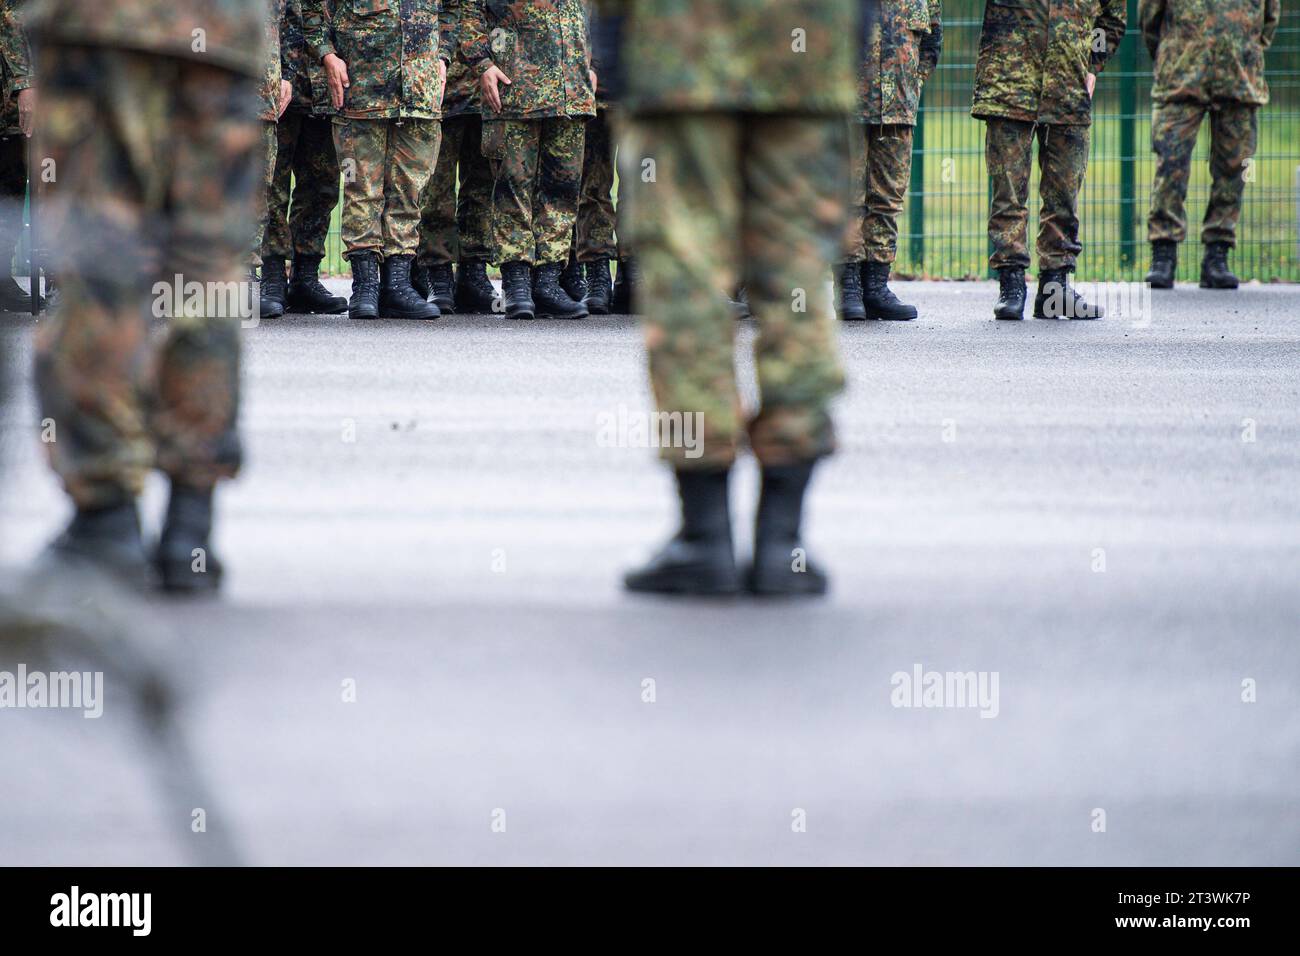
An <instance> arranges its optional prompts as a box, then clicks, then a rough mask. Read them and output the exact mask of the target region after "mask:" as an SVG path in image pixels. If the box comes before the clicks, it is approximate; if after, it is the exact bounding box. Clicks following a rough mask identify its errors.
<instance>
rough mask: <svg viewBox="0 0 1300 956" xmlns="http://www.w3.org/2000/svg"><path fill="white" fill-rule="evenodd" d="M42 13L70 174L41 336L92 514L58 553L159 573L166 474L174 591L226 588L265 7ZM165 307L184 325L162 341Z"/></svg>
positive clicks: (60, 140) (49, 128)
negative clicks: (151, 527)
mask: <svg viewBox="0 0 1300 956" xmlns="http://www.w3.org/2000/svg"><path fill="white" fill-rule="evenodd" d="M31 6H32V19H31V22H30V27H31V30H32V34H33V40H34V42H35V44H36V48H37V50H38V53H39V59H38V70H37V74H38V75H39V76H40V77H41V90H42V93H41V96H42V103H41V111H42V112H41V115H42V121H41V124H40V127H39V129H38V130H37V135H38V143H39V148H40V153H39V155H41V156H42V157H44V158H47V159H48V161H49V162H51V163H52V164H53V166H52V168H53V169H55V170H57V179H56V180H55V181H54V182H53V184H52V185H51V188H50V190H49V195H48V199H47V201H46V202H45V204H44V207H43V208H44V212H43V215H42V219H43V222H44V223H46V231H47V232H48V234H49V235H50V249H51V254H52V255H53V256H56V257H57V258H56V259H55V263H56V265H61V266H62V268H60V269H59V274H60V275H61V276H63V277H64V282H63V287H62V301H61V304H60V306H59V308H58V310H57V311H56V313H55V314H54V316H53V317H52V318H51V319H50V320H49V321H48V322H45V323H43V324H42V325H41V326H40V328H39V329H38V332H37V339H36V381H37V387H38V390H39V393H40V402H41V414H42V416H43V418H45V419H48V423H47V425H46V427H47V428H52V429H53V436H52V437H53V439H54V440H53V441H50V442H49V443H48V444H47V445H46V446H45V447H46V448H47V450H48V451H49V454H50V460H51V463H52V464H53V466H54V470H55V471H56V472H57V473H58V475H59V477H60V478H61V479H62V480H63V484H64V487H65V488H66V489H67V491H68V494H69V495H70V496H71V497H72V500H73V502H74V504H75V505H76V514H75V516H74V517H73V519H72V523H71V524H70V525H69V527H68V529H67V531H66V532H65V533H64V534H63V536H62V537H61V538H60V539H59V540H58V541H56V542H55V546H54V548H55V553H56V554H59V555H63V556H76V557H79V558H83V559H88V560H91V561H93V562H96V563H97V564H100V565H107V566H109V567H111V568H113V569H114V570H116V571H119V572H121V573H123V574H125V575H129V576H131V577H133V578H136V579H139V578H142V577H143V574H144V567H145V553H144V546H143V543H142V541H141V534H140V525H139V516H138V512H137V509H136V498H137V496H138V495H139V494H140V492H141V489H142V487H143V485H144V479H145V475H146V473H147V472H148V471H149V470H150V469H151V468H154V467H157V468H159V469H161V470H162V471H164V472H165V473H166V474H167V475H168V476H169V477H170V479H171V500H170V503H169V505H168V509H167V518H166V521H165V523H164V526H163V532H162V537H161V540H160V542H159V545H158V548H157V551H156V552H155V555H154V563H155V565H156V567H157V569H158V571H159V573H160V575H161V577H162V582H163V584H164V585H165V586H166V587H168V588H173V589H178V590H181V589H183V590H199V589H206V588H211V587H214V586H215V585H216V582H217V580H218V578H219V575H220V570H221V569H220V565H219V563H218V562H217V561H216V559H215V558H214V557H213V556H212V555H211V553H210V543H209V537H210V533H211V523H212V498H213V489H214V487H215V485H216V483H217V481H218V479H221V478H225V477H229V476H231V475H233V474H234V473H235V471H236V469H237V468H238V466H239V462H240V444H239V436H238V433H237V431H236V416H237V411H238V407H239V323H240V317H241V315H242V316H247V315H248V312H249V307H248V306H249V303H247V302H245V301H244V296H243V295H241V294H240V292H241V291H242V292H243V293H244V294H245V295H246V293H247V289H246V288H243V287H242V284H241V283H240V281H239V279H240V276H241V262H242V261H243V259H244V257H245V256H246V255H247V252H248V238H249V236H250V235H252V233H253V230H254V227H255V223H254V218H253V205H254V194H255V191H256V188H257V186H258V184H259V183H260V181H261V178H262V177H261V169H260V164H259V158H260V148H259V146H260V137H259V130H258V126H257V116H258V109H259V103H258V97H257V84H258V80H259V78H260V77H261V76H262V73H263V65H264V64H263V60H262V43H263V33H264V25H263V21H264V16H265V10H266V4H265V0H33V3H32V5H31ZM177 277H179V279H178V278H177ZM178 281H179V282H181V283H184V284H185V285H186V286H191V285H193V286H194V287H195V288H197V289H198V290H200V291H198V292H197V293H195V294H190V292H188V291H185V290H183V289H179V288H175V286H176V283H177V282H178ZM151 313H152V314H153V315H156V316H167V315H169V314H170V319H169V322H168V327H167V333H166V335H165V336H164V337H162V338H161V339H160V338H157V337H155V336H153V335H152V334H151V329H150V323H149V316H150V314H151Z"/></svg>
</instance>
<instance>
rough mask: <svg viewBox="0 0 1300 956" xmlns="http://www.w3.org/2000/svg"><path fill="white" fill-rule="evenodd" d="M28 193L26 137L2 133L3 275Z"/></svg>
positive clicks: (0, 234)
mask: <svg viewBox="0 0 1300 956" xmlns="http://www.w3.org/2000/svg"><path fill="white" fill-rule="evenodd" d="M26 196H27V137H26V136H24V135H23V134H22V133H9V134H6V135H4V136H0V274H2V275H8V274H9V273H8V272H7V271H6V270H8V269H9V268H10V267H11V265H12V260H13V256H14V248H15V247H16V246H17V245H18V238H19V236H21V235H22V232H23V201H24V200H25V199H26Z"/></svg>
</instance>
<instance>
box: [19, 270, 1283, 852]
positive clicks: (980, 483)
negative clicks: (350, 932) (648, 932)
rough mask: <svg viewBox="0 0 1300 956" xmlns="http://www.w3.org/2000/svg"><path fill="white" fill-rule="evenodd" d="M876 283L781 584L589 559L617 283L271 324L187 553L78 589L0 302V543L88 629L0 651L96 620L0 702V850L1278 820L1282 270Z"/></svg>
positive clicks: (847, 848) (745, 845) (1270, 830)
mask: <svg viewBox="0 0 1300 956" xmlns="http://www.w3.org/2000/svg"><path fill="white" fill-rule="evenodd" d="M896 288H897V289H898V291H899V293H900V294H901V295H904V296H905V297H907V298H908V299H909V300H910V301H914V302H915V303H917V304H918V306H920V308H921V315H922V318H921V319H920V320H919V321H917V322H915V323H909V324H880V323H871V324H862V325H855V326H852V327H845V328H844V329H843V332H842V335H841V346H842V350H843V353H844V358H845V362H846V365H847V367H848V370H849V375H850V381H851V387H850V389H849V391H848V392H847V393H846V395H845V396H844V399H843V400H842V402H841V404H840V406H839V416H838V418H839V424H840V434H841V439H842V449H841V452H840V454H839V455H837V456H836V457H835V458H833V459H832V460H830V461H829V462H828V463H827V465H826V467H825V468H824V469H823V470H822V472H821V473H820V474H819V477H818V480H817V483H816V485H815V486H814V491H813V499H812V503H811V512H810V516H809V521H808V527H807V537H808V542H809V544H810V546H811V549H812V551H813V553H814V554H815V555H816V556H817V557H818V558H819V559H820V561H821V562H822V563H823V564H825V565H827V566H828V567H829V569H830V570H831V571H832V572H833V574H834V591H833V593H832V595H831V596H830V597H829V598H828V599H826V600H824V601H820V602H813V603H800V604H760V603H755V602H751V601H743V600H741V601H734V602H671V601H662V600H654V599H647V598H634V597H630V596H627V595H625V594H623V593H622V592H621V590H620V588H619V583H618V582H619V572H620V570H621V569H622V568H624V567H626V566H627V565H628V564H629V563H630V562H633V561H635V560H637V559H638V558H639V557H642V556H644V555H645V554H646V553H648V552H649V550H650V549H651V548H652V547H653V546H654V545H655V544H657V543H658V542H659V541H660V540H661V539H662V538H663V537H664V536H665V535H666V534H667V533H669V532H670V531H671V526H672V501H671V497H670V495H671V485H670V482H669V478H668V476H667V474H665V473H664V471H663V469H662V468H661V467H660V466H659V465H658V464H657V463H656V462H655V460H654V457H653V452H652V451H650V450H647V449H645V448H635V447H608V443H607V442H603V441H602V440H601V438H600V428H599V423H600V421H601V416H603V415H612V416H617V415H618V414H619V412H620V408H621V407H622V408H623V409H624V410H625V411H627V412H629V413H638V412H646V411H648V410H649V409H650V399H649V394H648V389H647V385H646V381H645V373H644V365H643V357H642V353H641V342H640V334H639V331H638V329H637V327H636V326H635V324H634V323H633V322H632V321H630V320H628V319H626V318H621V317H610V318H599V319H589V320H587V321H584V322H577V323H563V322H541V321H539V322H533V323H527V324H510V323H508V322H506V321H505V320H504V319H501V318H498V317H493V316H454V317H448V318H444V319H442V320H440V321H438V322H436V323H432V324H414V323H407V324H404V323H397V322H378V323H368V324H358V323H349V322H348V321H347V319H346V318H345V317H341V316H337V317H334V316H332V317H289V318H286V319H282V320H274V321H270V320H268V321H265V322H263V323H262V324H261V325H260V327H258V328H256V329H253V330H250V331H249V333H248V335H247V337H246V342H247V360H246V385H247V396H246V404H245V407H244V413H243V422H244V426H245V436H246V441H247V449H248V466H247V469H246V471H245V473H244V475H243V477H242V478H241V480H239V481H238V482H237V483H233V484H231V485H230V486H229V487H227V488H226V489H224V490H223V492H222V498H221V506H222V517H221V525H220V530H219V535H218V540H217V545H218V546H219V550H220V553H221V554H222V555H223V557H224V559H225V561H226V563H227V565H228V566H229V569H230V573H229V580H228V582H227V583H228V587H227V589H226V591H225V593H224V594H223V596H222V597H221V598H220V599H219V600H217V601H211V602H199V603H188V604H181V605H177V604H169V603H166V602H160V601H154V600H150V601H141V600H138V599H135V598H127V597H118V596H111V595H110V596H104V595H102V594H101V595H97V594H93V593H91V592H87V591H83V590H77V591H76V596H75V597H73V598H68V597H66V592H60V591H59V589H58V587H56V586H55V585H53V584H51V583H50V582H48V581H46V580H44V579H43V578H42V576H41V575H40V574H39V573H38V574H36V575H35V576H34V577H33V574H32V572H31V570H30V567H31V565H30V562H31V561H32V559H33V557H34V555H36V553H37V552H38V551H39V549H40V547H41V545H42V544H43V543H44V542H45V541H46V540H47V539H48V538H49V537H50V536H51V535H52V534H54V533H55V532H56V531H57V529H58V527H59V525H60V524H61V522H62V521H63V520H65V519H66V515H67V506H66V504H65V503H64V501H63V499H62V496H61V493H60V491H59V489H58V486H57V484H56V482H55V480H54V479H53V478H52V477H51V476H50V475H49V474H48V473H47V470H46V469H45V467H44V464H43V462H42V460H41V453H40V444H39V441H38V439H37V431H36V426H35V423H36V421H37V420H38V418H39V416H38V415H37V412H36V410H35V406H34V402H33V401H32V400H31V396H30V391H31V390H30V382H29V379H30V374H29V365H30V339H31V333H32V331H33V329H34V327H35V326H34V323H33V321H32V320H31V319H30V317H24V316H0V348H2V349H3V355H4V361H5V363H6V365H7V366H8V367H9V368H10V370H11V374H12V375H13V376H14V377H16V378H17V379H18V380H19V381H18V383H17V386H18V387H17V389H16V391H15V393H14V394H13V395H11V396H10V397H9V398H8V399H6V401H5V403H4V406H3V411H2V412H0V442H2V443H3V444H2V445H0V451H2V452H3V459H4V460H5V461H6V463H7V466H6V467H5V469H4V470H3V472H0V476H2V479H3V480H2V481H0V578H3V579H4V580H5V581H7V582H8V589H9V590H10V591H11V592H13V591H17V592H18V593H17V595H16V598H14V599H12V600H16V601H17V603H18V604H19V606H20V607H24V608H27V609H29V610H31V609H33V608H38V607H50V606H51V605H53V606H55V607H56V608H57V609H58V610H59V612H60V613H67V614H70V615H77V616H79V619H80V621H81V624H80V631H81V632H82V637H81V638H79V639H78V640H77V641H69V640H68V639H66V638H57V637H51V638H49V639H48V640H47V639H43V638H41V639H37V640H34V641H32V640H26V641H22V642H19V641H7V642H4V643H0V670H4V669H9V670H12V669H13V667H14V666H16V663H17V662H25V663H28V664H29V666H31V667H35V666H37V664H36V662H37V659H38V658H40V656H41V654H43V653H45V652H46V651H47V650H49V649H50V648H53V649H54V650H53V653H54V654H55V658H56V659H57V660H61V661H65V662H71V663H67V664H66V666H67V667H78V666H80V667H85V668H87V669H89V668H90V667H91V664H88V663H81V664H78V663H77V661H83V660H84V661H94V660H99V659H101V658H104V657H105V656H106V657H107V659H108V660H109V664H108V665H96V666H104V667H105V668H106V669H107V675H106V681H107V702H106V707H105V713H104V716H103V717H102V718H100V719H98V720H87V719H83V718H82V717H81V715H80V713H77V712H70V711H50V710H13V709H0V755H3V758H4V759H3V772H0V863H9V864H17V863H40V864H46V863H114V864H119V863H120V864H127V863H173V862H176V863H184V862H191V861H203V860H213V859H219V858H220V857H221V854H220V852H219V848H218V847H217V844H218V843H219V841H220V840H221V839H226V838H228V839H229V841H230V843H231V846H232V847H233V852H235V853H237V854H238V859H240V860H243V861H246V862H251V863H300V864H324V863H384V864H387V863H407V864H421V863H527V864H535V863H562V864H576V863H653V864H660V863H760V864H768V863H837V864H843V863H868V864H870V863H885V864H935V863H956V864H1019V863H1037V864H1120V865H1128V864H1206V865H1216V864H1239V865H1263V864H1269V865H1275V864H1292V865H1294V864H1297V863H1300V813H1298V812H1297V794H1298V793H1300V691H1298V690H1297V678H1300V650H1297V638H1298V637H1300V289H1298V288H1296V287H1289V286H1259V285H1250V286H1247V287H1245V288H1243V289H1242V291H1241V292H1239V293H1237V294H1235V295H1234V294H1227V293H1212V292H1203V291H1201V290H1198V289H1195V288H1192V287H1180V288H1179V289H1178V290H1177V291H1176V292H1175V293H1173V294H1162V295H1158V296H1157V297H1156V298H1155V299H1154V313H1153V315H1152V316H1150V321H1149V322H1141V321H1133V320H1130V319H1121V320H1107V321H1103V322H1100V323H1084V322H1076V323H1068V322H1043V321H1028V322H1024V323H1017V324H1006V323H995V322H994V321H993V320H992V319H991V314H990V313H991V305H992V300H993V298H994V297H995V291H994V287H993V285H992V284H990V283H898V284H897V286H896ZM739 331H740V336H741V338H742V340H743V341H744V342H745V343H746V344H747V343H748V342H749V341H750V340H751V338H752V328H751V327H750V326H748V325H741V326H740V327H739ZM743 354H745V350H744V349H742V355H743ZM751 372H752V369H751V367H750V363H749V360H748V357H747V356H746V357H745V358H744V360H743V361H742V363H741V373H742V376H743V377H744V379H745V380H746V381H748V380H749V378H750V376H751ZM750 395H751V397H752V389H750ZM756 486H757V480H756V474H755V472H754V469H753V468H752V466H751V465H749V464H748V463H747V464H746V465H745V466H744V467H743V468H742V469H741V470H740V474H739V480H738V482H737V487H736V491H735V495H734V505H735V509H736V514H737V516H738V517H737V524H738V526H739V538H740V540H739V541H738V546H739V547H741V548H744V547H745V545H746V544H747V541H748V537H749V534H748V529H747V527H746V526H747V525H748V523H749V520H750V515H751V514H752V508H753V501H754V498H755V493H756ZM162 499H163V490H162V488H161V484H160V483H155V484H154V485H151V487H150V489H149V492H148V494H147V495H146V500H145V509H146V518H147V522H148V524H149V525H150V527H153V528H156V525H157V521H158V512H159V510H160V508H161V505H162ZM96 641H99V642H100V644H98V645H97V646H98V647H99V648H100V650H99V652H98V653H99V657H97V656H96V653H94V652H91V651H88V650H87V647H86V645H87V643H90V644H94V643H95V642H96ZM124 647H128V648H129V654H128V652H127V651H122V650H121V649H122V648H124ZM105 648H107V650H104V649H105ZM122 655H126V656H129V657H130V658H131V660H132V661H135V664H133V665H132V666H133V667H135V666H141V665H140V664H139V662H140V661H145V662H146V664H145V665H143V666H147V667H148V668H152V669H153V671H152V672H156V674H157V676H158V679H159V680H162V681H164V682H165V684H166V685H167V686H168V687H169V688H170V690H171V693H172V695H173V696H172V701H173V703H174V705H175V706H174V711H173V712H172V713H171V716H170V717H168V718H166V719H165V723H166V726H167V730H166V731H165V732H160V731H159V729H158V727H159V724H158V721H157V720H153V723H151V722H150V720H151V719H152V718H148V717H147V715H146V716H145V717H142V716H141V714H140V711H139V710H138V708H137V707H136V706H135V703H134V699H135V698H134V695H133V693H132V690H131V688H132V686H134V685H133V684H132V682H131V681H130V680H128V678H127V676H123V674H121V673H118V670H119V669H118V668H116V667H115V666H114V665H113V663H112V662H113V661H116V660H118V659H119V657H121V656H122ZM918 665H919V666H920V667H921V668H922V669H923V671H927V672H928V671H937V672H963V673H964V672H976V673H977V674H985V675H996V678H997V681H998V684H997V687H998V697H997V708H996V710H997V712H996V716H991V717H989V718H984V717H981V715H980V712H979V710H978V709H976V708H971V707H956V706H949V707H942V708H925V707H922V708H914V707H897V706H894V705H893V702H891V694H892V693H893V691H894V687H893V683H894V682H895V681H894V675H895V674H897V673H899V672H902V673H906V674H911V673H912V671H913V668H914V667H915V666H918ZM51 667H52V666H51ZM52 669H53V668H52ZM128 676H129V672H128ZM347 682H351V683H347ZM648 682H653V683H648ZM1243 682H1247V684H1246V685H1245V686H1246V687H1248V688H1250V687H1253V694H1254V698H1255V699H1254V701H1253V702H1247V701H1244V700H1243V694H1244V693H1245V694H1246V696H1250V695H1249V694H1248V693H1246V692H1244V691H1243ZM1250 682H1253V684H1251V683H1250ZM345 685H346V687H347V688H355V701H352V702H345V701H344V700H343V697H344V695H345ZM651 694H652V695H653V701H652V702H650V701H647V699H646V698H647V697H650V696H651ZM948 702H949V703H952V701H951V700H950V701H948ZM986 709H987V708H986ZM178 755H179V756H178ZM187 761H188V765H186V764H187ZM182 765H186V766H182ZM178 767H181V769H178ZM196 777H198V778H201V781H202V786H201V788H200V782H199V781H198V780H197V779H195V778H196ZM199 801H202V803H200V802H199ZM198 806H203V808H204V809H205V810H206V811H208V813H207V818H208V832H207V833H194V832H192V829H191V812H190V811H191V810H192V808H194V807H198ZM1099 810H1100V811H1104V824H1105V830H1104V832H1095V830H1096V828H1097V827H1099V826H1100V824H1099V823H1098V821H1100V820H1102V816H1101V815H1100V814H1099V813H1098V812H1097V811H1099ZM800 811H802V813H800ZM801 820H806V831H805V832H799V823H800V821H801ZM502 821H504V824H505V829H504V832H497V830H500V827H501V823H502ZM494 822H495V823H496V829H495V830H494ZM218 833H220V836H218Z"/></svg>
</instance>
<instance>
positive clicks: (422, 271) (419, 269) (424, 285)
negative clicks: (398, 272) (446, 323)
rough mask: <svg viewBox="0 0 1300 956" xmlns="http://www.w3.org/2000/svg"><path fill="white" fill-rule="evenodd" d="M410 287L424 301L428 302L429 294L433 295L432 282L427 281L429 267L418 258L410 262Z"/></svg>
mask: <svg viewBox="0 0 1300 956" xmlns="http://www.w3.org/2000/svg"><path fill="white" fill-rule="evenodd" d="M411 288H412V289H414V290H415V294H416V295H418V296H419V297H420V298H422V299H424V301H425V302H428V301H429V296H431V295H433V283H432V282H430V281H429V267H428V266H426V265H425V264H424V263H422V262H421V261H420V260H419V259H416V260H415V262H413V263H411ZM438 308H442V306H438Z"/></svg>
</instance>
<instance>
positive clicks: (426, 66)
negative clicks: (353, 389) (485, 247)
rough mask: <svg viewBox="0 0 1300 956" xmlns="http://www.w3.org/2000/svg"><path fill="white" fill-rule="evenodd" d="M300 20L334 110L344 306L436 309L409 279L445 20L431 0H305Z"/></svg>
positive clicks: (436, 110) (393, 313)
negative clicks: (345, 267)
mask: <svg viewBox="0 0 1300 956" xmlns="http://www.w3.org/2000/svg"><path fill="white" fill-rule="evenodd" d="M330 7H332V9H333V13H332V15H331V14H330V12H329V8H330ZM303 25H304V32H305V34H306V37H307V44H308V47H309V48H310V49H311V51H312V53H313V54H314V55H315V56H316V57H317V58H318V59H319V60H320V61H321V62H322V63H323V64H324V66H325V74H326V82H327V84H328V86H329V92H330V99H331V106H332V108H333V109H334V110H335V111H336V112H337V115H336V116H335V117H334V147H335V150H336V152H337V153H338V158H339V164H340V166H341V167H342V170H343V183H344V185H343V246H344V249H345V253H344V254H345V255H346V257H347V259H348V262H349V263H350V264H351V266H352V298H351V299H350V300H349V302H348V315H349V316H350V317H352V318H354V319H373V318H378V317H379V316H380V315H383V316H385V317H387V318H394V319H436V318H437V317H438V316H439V315H440V314H441V313H440V312H439V311H438V307H437V306H436V305H434V304H432V303H430V302H426V301H425V300H424V298H423V297H422V296H421V295H420V294H419V293H418V292H416V291H415V289H414V288H412V286H411V264H412V262H413V261H414V260H415V254H416V251H417V249H418V247H419V242H420V196H421V194H422V193H423V192H424V187H425V186H426V185H427V184H428V182H429V177H430V175H432V173H433V168H434V165H435V164H436V163H437V161H438V146H439V142H440V139H441V130H440V128H439V125H438V120H439V118H440V116H441V113H440V110H441V108H442V91H443V83H444V82H445V80H446V77H447V63H448V57H449V55H450V54H449V50H450V49H451V43H450V36H451V34H450V32H449V31H450V29H451V28H452V25H451V24H450V23H449V22H448V21H447V20H446V19H445V18H444V19H443V20H442V22H441V23H440V18H439V11H438V2H437V0H400V2H399V0H303ZM440 32H444V33H445V35H444V37H443V38H442V39H440V38H439V33H440ZM381 262H382V266H381ZM381 270H382V278H381Z"/></svg>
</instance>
